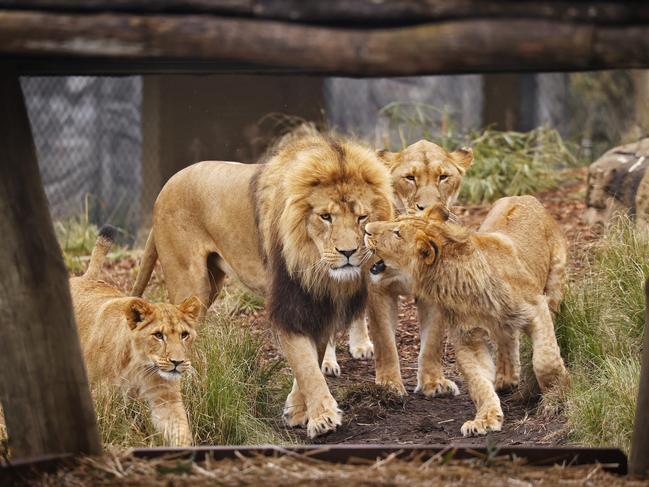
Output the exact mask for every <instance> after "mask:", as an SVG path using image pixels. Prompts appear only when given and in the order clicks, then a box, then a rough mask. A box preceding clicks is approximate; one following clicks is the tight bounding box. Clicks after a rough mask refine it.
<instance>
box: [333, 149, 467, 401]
mask: <svg viewBox="0 0 649 487" xmlns="http://www.w3.org/2000/svg"><path fill="white" fill-rule="evenodd" d="M378 154H379V157H380V158H381V160H382V161H383V163H384V164H385V165H386V167H387V168H388V170H389V171H390V176H391V181H392V187H393V189H394V199H393V205H394V207H395V209H396V211H397V212H399V213H405V212H408V213H417V212H421V211H422V210H425V209H426V208H429V207H431V206H432V205H435V204H437V203H442V204H444V205H446V206H447V207H450V206H452V205H453V204H455V201H456V199H457V196H458V194H459V192H460V185H461V183H462V177H463V175H464V173H465V172H466V171H467V169H468V168H469V167H470V166H471V163H472V162H473V153H472V151H471V149H459V150H456V151H454V152H448V151H446V150H445V149H444V148H442V147H440V146H438V145H437V144H434V143H432V142H429V141H427V140H420V141H418V142H416V143H414V144H412V145H410V146H408V147H407V148H406V149H404V150H402V151H401V152H388V151H385V150H383V151H379V153H378ZM372 281H373V282H372V284H371V286H370V291H371V292H370V296H369V301H370V304H369V306H368V310H367V315H368V320H369V322H370V327H369V328H370V334H371V337H372V342H374V347H376V354H375V362H376V382H377V383H378V384H383V385H386V386H389V387H391V388H393V389H395V390H396V391H397V392H399V393H401V394H405V392H406V390H405V387H404V386H403V381H402V379H401V370H400V367H399V356H398V351H397V346H396V341H395V336H394V330H395V328H396V325H397V321H398V300H399V295H410V294H412V289H411V285H410V282H409V280H408V279H405V278H404V276H403V275H401V274H400V273H397V272H394V271H393V270H392V269H386V270H385V272H383V273H381V274H375V275H374V276H373V278H372ZM417 314H418V318H419V323H420V330H421V337H422V347H421V349H420V357H419V369H418V372H417V389H416V391H417V392H422V393H423V394H425V395H427V396H435V395H439V394H449V393H450V394H457V393H458V392H459V391H458V388H457V386H456V385H455V383H454V382H453V381H450V380H448V379H446V378H445V377H444V373H443V369H442V357H443V344H444V338H445V333H446V330H445V328H444V326H443V324H442V323H440V322H439V320H438V319H437V317H436V315H435V311H434V307H433V306H432V305H431V303H430V302H429V301H428V300H427V299H423V298H421V299H418V300H417ZM358 337H366V338H365V340H366V344H363V342H362V341H360V340H358ZM367 337H368V333H367V325H366V323H365V320H364V319H363V318H361V319H359V320H357V321H355V322H354V323H353V324H352V327H351V329H350V344H349V345H350V350H354V349H365V350H373V349H372V348H371V347H372V342H370V341H369V338H367ZM352 355H353V352H352ZM335 360H336V357H335V354H334V352H333V348H329V349H328V353H327V355H326V356H325V364H331V363H335ZM335 366H336V367H337V364H335ZM338 370H339V369H338Z"/></svg>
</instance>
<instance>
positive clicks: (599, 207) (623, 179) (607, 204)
mask: <svg viewBox="0 0 649 487" xmlns="http://www.w3.org/2000/svg"><path fill="white" fill-rule="evenodd" d="M648 167H649V138H644V139H641V140H639V141H638V142H634V143H632V144H626V145H622V146H618V147H615V148H613V149H611V150H609V151H608V152H606V153H605V154H604V155H602V156H601V157H600V158H599V159H597V160H596V161H595V162H593V163H592V164H591V165H590V167H589V168H588V192H587V194H586V204H587V206H588V210H587V215H586V216H587V218H588V221H589V222H590V223H591V224H599V223H606V222H608V221H609V220H611V218H613V217H614V216H615V215H619V214H626V215H629V216H631V217H632V218H635V219H636V221H637V222H638V223H639V224H646V223H647V221H649V173H647V168H648Z"/></svg>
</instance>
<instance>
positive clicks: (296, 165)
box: [133, 135, 392, 436]
mask: <svg viewBox="0 0 649 487" xmlns="http://www.w3.org/2000/svg"><path fill="white" fill-rule="evenodd" d="M391 199H392V191H391V187H390V178H389V173H388V171H387V169H386V168H385V166H384V165H383V164H382V163H381V162H380V161H379V160H378V158H377V157H376V155H375V153H374V152H373V151H371V150H369V149H368V148H365V147H363V146H361V145H359V144H357V143H355V142H352V141H347V140H342V139H338V138H334V137H327V136H323V135H308V136H302V137H292V138H290V139H287V141H286V142H285V143H282V144H279V145H278V146H277V148H276V150H275V151H274V152H273V153H272V155H271V157H270V158H269V159H268V161H267V162H266V163H265V164H239V163H234V162H217V161H205V162H200V163H197V164H194V165H192V166H189V167H187V168H185V169H183V170H182V171H180V172H179V173H177V174H176V175H174V176H173V177H172V178H171V179H170V180H169V181H168V182H167V184H166V185H165V187H164V188H163V189H162V191H161V192H160V195H159V196H158V199H157V200H156V203H155V207H154V211H153V228H152V230H151V233H150V235H149V238H148V240H147V244H146V248H145V253H144V256H143V258H142V269H141V271H140V274H139V275H138V278H137V280H136V283H135V286H134V288H133V294H135V295H141V293H142V292H143V290H144V288H145V287H146V284H147V282H148V280H149V278H150V275H151V272H152V271H153V267H154V265H155V261H156V258H159V260H160V264H161V266H162V269H163V272H164V274H165V281H166V284H167V289H168V290H169V295H170V299H171V301H172V302H175V303H177V302H179V301H180V300H182V299H184V298H185V297H186V296H189V295H192V294H196V295H197V296H198V297H199V298H200V299H201V300H202V301H203V302H204V303H205V304H206V305H207V306H209V305H210V304H211V303H212V301H213V300H214V299H215V297H216V296H217V295H218V293H219V290H220V289H221V286H222V283H223V279H224V277H225V275H226V274H228V275H230V276H232V277H233V278H235V279H237V280H238V281H240V282H241V283H243V284H244V285H245V286H247V287H248V288H249V289H251V290H253V291H254V292H256V293H258V294H260V295H262V296H266V298H267V310H268V313H269V318H270V321H271V323H272V324H273V326H274V327H275V329H277V330H278V331H279V332H280V333H279V335H280V342H281V344H282V348H283V351H284V353H285V355H286V356H287V359H288V361H289V363H290V365H291V367H292V368H293V371H294V373H295V374H296V378H297V383H296V385H295V387H294V391H293V392H292V393H291V395H289V398H288V399H287V404H286V409H285V419H286V421H287V423H288V424H289V425H292V426H297V425H305V424H306V425H307V428H308V433H309V435H310V436H315V435H317V434H321V433H325V432H327V431H330V430H332V429H335V428H336V426H337V425H339V424H340V418H341V416H340V412H339V411H338V408H337V405H336V402H335V400H334V399H333V397H332V396H331V394H330V392H329V390H328V388H327V386H326V382H325V380H324V376H323V375H322V373H321V371H320V369H319V365H320V364H319V362H318V361H320V362H321V361H322V357H323V354H324V349H325V345H326V342H327V339H328V338H329V336H330V334H331V332H332V330H333V328H334V327H335V326H337V325H338V324H345V323H349V321H350V320H351V319H352V318H353V317H354V315H355V314H357V313H360V312H362V309H363V305H364V301H365V298H364V296H365V295H366V293H367V285H366V282H365V280H366V274H367V273H366V272H365V271H366V269H367V264H368V263H367V260H368V258H369V252H368V251H367V249H366V248H365V247H364V245H363V225H364V224H365V222H367V221H372V220H379V219H385V218H390V217H391V215H392V206H391ZM327 219H328V220H327ZM341 251H354V253H353V254H351V256H350V257H345V256H344V255H343V254H341ZM345 264H350V266H349V267H346V268H342V267H341V266H343V265H345ZM305 340H306V341H305ZM298 343H299V344H300V345H299V346H298ZM304 343H306V344H308V345H307V346H308V347H313V349H312V350H311V349H308V350H304V349H303V346H304ZM316 349H317V350H316ZM314 367H315V369H314Z"/></svg>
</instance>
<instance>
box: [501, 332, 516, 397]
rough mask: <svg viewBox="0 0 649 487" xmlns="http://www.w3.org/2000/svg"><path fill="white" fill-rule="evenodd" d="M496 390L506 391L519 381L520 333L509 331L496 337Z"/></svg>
mask: <svg viewBox="0 0 649 487" xmlns="http://www.w3.org/2000/svg"><path fill="white" fill-rule="evenodd" d="M496 347H497V351H496V390H497V391H508V390H512V389H514V388H515V387H516V386H518V383H519V382H520V379H521V355H520V333H519V332H518V330H515V329H510V330H506V331H504V332H503V333H498V334H497V335H496Z"/></svg>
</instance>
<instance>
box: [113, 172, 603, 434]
mask: <svg viewBox="0 0 649 487" xmlns="http://www.w3.org/2000/svg"><path fill="white" fill-rule="evenodd" d="M585 190H586V172H585V169H580V170H577V171H575V174H574V178H572V179H569V180H568V181H567V182H566V183H565V184H563V185H561V186H560V187H559V188H557V189H554V190H551V191H545V192H542V193H539V194H537V195H536V196H537V197H538V198H539V199H540V200H541V201H542V202H543V203H544V205H545V206H546V207H547V208H548V209H549V211H550V212H551V213H552V214H553V216H554V217H555V218H556V219H557V220H558V221H559V223H560V224H561V226H562V228H563V230H564V233H565V235H566V237H567V239H568V241H569V244H570V267H571V269H572V271H573V272H578V270H579V269H580V268H581V267H582V266H583V263H584V262H585V260H586V259H587V258H588V251H587V250H588V247H589V246H590V245H591V244H592V243H593V241H595V240H596V239H597V232H596V231H594V230H593V229H591V228H590V227H589V225H588V224H587V223H586V222H585V221H584V219H583V215H584V211H585V203H584V200H585ZM490 206H491V205H470V206H464V207H458V208H456V209H455V212H456V214H457V215H458V216H459V218H460V220H461V221H462V222H463V223H465V224H467V225H470V226H472V227H474V228H477V227H478V226H479V224H480V222H481V221H482V219H483V218H484V215H485V214H486V213H487V212H488V210H489V208H490ZM135 265H136V263H135V261H134V260H133V259H132V258H131V259H123V260H120V261H118V262H115V263H113V264H112V269H109V271H108V274H109V276H110V280H112V281H113V282H114V283H115V284H117V285H118V286H120V287H121V288H122V289H128V288H130V285H131V282H132V279H133V277H134V272H133V270H134V269H133V267H134V266H135ZM157 271H158V272H156V273H155V274H154V278H153V282H152V285H151V286H150V288H149V289H150V290H149V292H148V294H149V296H150V297H152V298H153V299H164V298H165V296H164V294H163V291H161V286H160V285H161V284H162V282H161V278H160V272H159V267H158V269H157ZM249 322H250V325H251V329H252V330H253V331H254V332H255V333H260V334H263V335H264V336H265V343H266V346H265V357H266V358H267V359H268V360H274V359H276V358H278V357H279V352H278V350H277V348H276V347H275V345H274V341H273V340H272V338H271V334H270V331H269V326H268V322H267V321H266V320H265V318H264V313H263V312H259V313H253V314H251V315H250V316H249ZM397 341H398V346H399V354H400V360H401V371H402V374H403V378H404V382H405V385H406V389H407V390H408V395H407V396H406V397H405V398H403V399H401V398H397V397H392V396H391V395H390V394H386V393H385V391H382V390H379V389H378V388H377V387H375V386H374V364H373V361H372V360H369V361H358V360H354V359H352V358H351V356H350V355H349V353H348V351H347V338H346V337H345V336H341V337H340V338H339V340H338V343H339V345H338V360H339V363H340V366H341V370H342V374H341V377H339V378H331V377H330V378H328V379H327V380H328V383H329V385H330V387H331V389H332V391H333V394H334V397H336V398H337V400H338V401H339V403H340V406H341V408H342V409H343V411H344V413H345V415H344V418H343V425H342V427H340V428H339V429H338V430H337V431H336V432H335V433H332V434H329V435H327V436H324V437H322V438H319V439H317V440H316V442H317V443H367V444H370V443H396V444H420V443H427V444H448V443H453V444H457V445H485V444H489V445H500V446H513V445H548V446H549V445H560V444H562V443H565V441H566V424H565V420H564V419H563V418H562V417H561V416H560V415H553V416H551V417H549V416H548V415H542V414H539V413H537V405H536V404H534V403H533V402H530V401H529V400H527V399H523V398H522V397H521V394H519V393H517V392H516V391H515V392H512V393H508V394H503V395H501V400H502V405H503V411H504V414H505V424H504V427H503V431H501V432H498V433H492V434H490V435H489V436H488V437H480V438H463V437H462V435H461V433H460V427H461V426H462V424H463V422H464V421H466V420H468V419H471V418H472V417H473V415H474V412H475V410H474V406H473V404H472V402H471V400H470V398H469V396H468V394H467V391H466V388H464V387H463V384H462V380H461V378H460V377H459V374H458V371H457V369H456V367H455V363H454V355H453V350H452V347H451V346H450V345H447V346H446V354H445V359H444V361H445V372H446V374H447V376H448V377H449V378H451V379H452V380H454V381H456V383H457V384H458V385H459V387H460V395H459V396H456V397H440V398H432V399H429V398H426V397H424V396H423V395H421V394H415V393H414V388H415V385H416V371H417V353H418V350H419V331H418V325H417V319H416V311H415V308H414V305H413V299H412V298H409V297H404V298H402V299H401V304H400V313H399V325H398V328H397ZM285 370H286V372H287V373H288V369H285ZM277 423H278V424H281V422H279V421H278V422H277ZM278 428H282V426H278ZM291 434H292V435H294V436H296V437H297V438H298V440H300V441H304V442H310V440H309V439H308V438H307V437H306V434H305V432H304V430H299V429H298V430H292V431H291Z"/></svg>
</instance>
